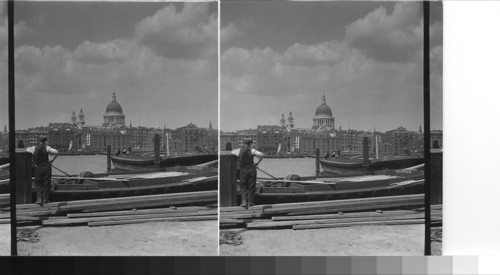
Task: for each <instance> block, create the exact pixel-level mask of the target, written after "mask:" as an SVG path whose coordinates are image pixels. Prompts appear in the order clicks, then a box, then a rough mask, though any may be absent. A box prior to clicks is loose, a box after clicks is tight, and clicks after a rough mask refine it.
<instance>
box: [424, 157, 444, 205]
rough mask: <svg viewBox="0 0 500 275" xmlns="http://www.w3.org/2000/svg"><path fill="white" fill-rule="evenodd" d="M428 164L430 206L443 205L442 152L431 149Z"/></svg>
mask: <svg viewBox="0 0 500 275" xmlns="http://www.w3.org/2000/svg"><path fill="white" fill-rule="evenodd" d="M430 162H431V163H430V166H431V176H430V180H431V182H430V185H431V190H432V192H431V193H430V201H431V205H433V204H443V151H442V150H440V149H431V159H430ZM426 165H427V164H426Z"/></svg>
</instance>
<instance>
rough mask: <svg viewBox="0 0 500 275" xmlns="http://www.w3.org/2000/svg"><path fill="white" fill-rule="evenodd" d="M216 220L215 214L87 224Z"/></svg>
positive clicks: (90, 223)
mask: <svg viewBox="0 0 500 275" xmlns="http://www.w3.org/2000/svg"><path fill="white" fill-rule="evenodd" d="M210 220H217V215H212V216H193V217H175V218H156V219H140V220H124V221H109V222H89V224H88V225H89V226H104V225H121V224H135V223H145V222H165V221H173V222H178V221H210Z"/></svg>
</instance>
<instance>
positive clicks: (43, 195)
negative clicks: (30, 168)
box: [35, 163, 52, 202]
mask: <svg viewBox="0 0 500 275" xmlns="http://www.w3.org/2000/svg"><path fill="white" fill-rule="evenodd" d="M51 176H52V167H51V166H50V163H44V164H40V165H37V166H36V167H35V190H36V194H37V200H41V201H43V202H48V201H49V194H50V178H51Z"/></svg>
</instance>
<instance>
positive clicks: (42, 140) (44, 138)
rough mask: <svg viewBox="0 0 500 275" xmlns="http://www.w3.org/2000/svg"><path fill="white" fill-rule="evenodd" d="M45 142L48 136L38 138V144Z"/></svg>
mask: <svg viewBox="0 0 500 275" xmlns="http://www.w3.org/2000/svg"><path fill="white" fill-rule="evenodd" d="M44 141H47V137H46V136H39V137H38V142H44Z"/></svg>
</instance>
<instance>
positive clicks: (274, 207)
mask: <svg viewBox="0 0 500 275" xmlns="http://www.w3.org/2000/svg"><path fill="white" fill-rule="evenodd" d="M419 200H421V201H424V194H418V195H405V196H387V197H376V198H361V199H346V200H329V201H315V202H300V203H284V204H274V205H272V207H271V208H267V209H264V213H279V211H283V212H287V211H289V210H293V209H304V208H315V207H316V208H321V207H332V206H345V205H354V204H358V203H359V204H370V203H379V202H396V201H398V202H400V201H419Z"/></svg>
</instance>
